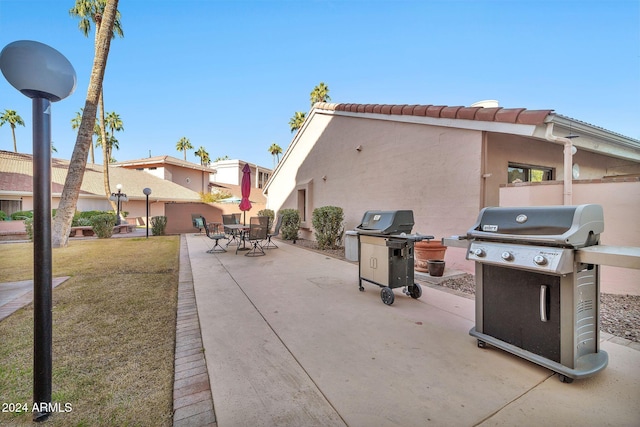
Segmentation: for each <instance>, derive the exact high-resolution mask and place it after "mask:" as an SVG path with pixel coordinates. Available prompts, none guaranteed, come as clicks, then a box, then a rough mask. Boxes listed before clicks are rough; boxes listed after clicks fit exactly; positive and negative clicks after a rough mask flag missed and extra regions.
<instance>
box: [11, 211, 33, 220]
mask: <svg viewBox="0 0 640 427" xmlns="http://www.w3.org/2000/svg"><path fill="white" fill-rule="evenodd" d="M27 218H33V211H18V212H14V213H12V214H11V219H12V220H14V221H16V220H20V219H27Z"/></svg>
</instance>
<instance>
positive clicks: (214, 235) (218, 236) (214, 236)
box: [200, 217, 227, 254]
mask: <svg viewBox="0 0 640 427" xmlns="http://www.w3.org/2000/svg"><path fill="white" fill-rule="evenodd" d="M200 218H201V220H202V224H203V225H204V230H205V232H206V233H207V237H208V238H210V239H211V240H213V241H215V244H214V245H213V247H212V248H211V249H209V250H208V251H207V253H208V254H214V253H219V252H227V250H226V249H225V248H223V247H222V246H221V245H220V240H222V239H226V238H227V236H226V235H225V234H224V233H218V232H217V230H212V229H211V228H210V227H209V224H208V223H207V220H206V219H204V217H200Z"/></svg>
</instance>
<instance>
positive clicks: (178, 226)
mask: <svg viewBox="0 0 640 427" xmlns="http://www.w3.org/2000/svg"><path fill="white" fill-rule="evenodd" d="M32 160H33V156H32V155H31V154H20V153H13V152H9V151H0V210H2V211H4V212H5V213H7V214H8V215H11V214H12V213H14V212H18V211H30V210H33V161H32ZM144 160H146V159H144ZM243 165H244V164H243ZM68 167H69V161H68V160H62V159H55V158H54V159H52V186H51V188H52V207H53V208H54V209H55V208H57V206H58V203H59V201H60V196H61V194H62V189H63V187H64V182H65V179H66V175H67V169H68ZM209 173H210V170H209V169H208V168H203V167H201V166H199V165H196V164H193V163H189V162H183V161H182V160H179V159H175V158H170V156H162V157H158V158H153V160H152V161H151V162H149V163H143V162H142V161H132V162H121V163H118V164H111V165H109V181H110V184H111V191H112V192H116V191H117V190H116V185H117V184H121V185H122V190H121V191H122V192H123V193H125V194H126V195H127V197H128V201H126V202H122V205H121V210H122V211H123V212H126V214H127V220H128V221H129V222H135V223H138V224H143V223H145V222H146V220H147V219H146V214H147V212H146V196H145V194H144V193H143V189H144V188H150V189H151V195H150V196H149V202H150V203H149V207H150V210H149V217H154V216H166V217H167V233H168V234H174V233H186V232H192V231H194V228H193V225H192V221H191V214H192V213H197V214H201V215H204V216H205V218H206V219H207V221H210V222H221V221H222V214H223V213H225V214H226V213H237V212H240V210H239V208H238V202H234V203H213V204H208V203H202V202H201V197H200V194H199V192H200V191H201V190H200V188H204V189H205V190H204V191H209ZM173 180H175V181H173ZM182 184H186V185H182ZM187 185H188V186H190V187H191V188H189V187H187ZM203 186H204V187H203ZM211 187H215V188H217V189H219V190H221V191H225V192H227V193H229V194H231V195H232V196H235V197H234V198H237V197H240V196H241V191H240V185H234V184H225V185H220V184H213V185H211ZM196 189H198V190H197V191H196ZM250 200H251V201H252V202H253V207H252V209H251V210H250V211H248V212H247V214H246V215H247V221H248V220H249V217H250V216H252V215H253V216H255V215H257V213H258V211H259V210H261V209H264V208H265V206H266V198H265V196H264V195H263V194H262V191H261V190H260V189H259V188H253V189H252V191H251V195H250ZM77 210H78V211H89V210H111V205H110V203H109V201H108V198H107V197H106V195H105V192H104V180H103V169H102V165H96V164H90V163H88V164H87V166H86V170H85V173H84V177H83V181H82V187H81V190H80V194H79V197H78V203H77Z"/></svg>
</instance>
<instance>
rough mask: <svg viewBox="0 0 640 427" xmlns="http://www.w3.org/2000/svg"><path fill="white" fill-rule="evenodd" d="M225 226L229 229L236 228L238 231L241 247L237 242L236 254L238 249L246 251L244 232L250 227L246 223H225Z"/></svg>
mask: <svg viewBox="0 0 640 427" xmlns="http://www.w3.org/2000/svg"><path fill="white" fill-rule="evenodd" d="M224 227H225V228H228V229H231V230H238V231H240V240H242V247H240V244H238V246H237V247H236V254H238V251H248V250H249V248H247V246H246V240H245V238H244V237H245V234H246V233H247V232H248V231H249V229H250V227H249V226H248V225H244V224H226V225H225V226H224Z"/></svg>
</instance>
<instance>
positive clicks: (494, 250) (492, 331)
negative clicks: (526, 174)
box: [467, 204, 608, 382]
mask: <svg viewBox="0 0 640 427" xmlns="http://www.w3.org/2000/svg"><path fill="white" fill-rule="evenodd" d="M603 231H604V216H603V211H602V207H601V206H600V205H593V204H588V205H578V206H546V207H519V208H502V207H501V208H485V209H483V210H482V211H481V212H480V214H479V216H478V219H477V221H476V223H475V224H474V225H473V227H471V228H470V229H469V231H468V232H467V238H468V239H469V240H470V243H469V248H468V252H467V259H469V260H473V261H476V274H475V278H476V326H475V328H473V329H471V331H470V332H469V333H470V334H471V335H472V336H474V337H476V338H478V346H479V347H484V346H485V345H486V344H487V343H488V344H491V345H493V346H495V347H498V348H501V349H503V350H506V351H509V352H511V353H513V354H515V355H517V356H520V357H522V358H524V359H527V360H529V361H531V362H534V363H537V364H539V365H542V366H544V367H546V368H548V369H551V370H553V371H555V372H557V373H558V374H560V379H561V380H562V381H564V382H571V381H573V379H575V378H584V377H588V376H591V375H593V374H595V373H596V372H599V371H600V370H602V369H604V368H605V367H606V365H607V361H608V356H607V353H606V352H604V351H602V350H600V331H599V325H598V323H599V313H598V296H599V293H600V283H599V277H600V274H599V266H598V265H594V264H584V263H580V262H577V261H576V252H577V250H578V248H584V247H587V246H593V245H596V244H598V242H599V240H600V233H602V232H603Z"/></svg>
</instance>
